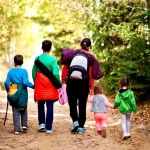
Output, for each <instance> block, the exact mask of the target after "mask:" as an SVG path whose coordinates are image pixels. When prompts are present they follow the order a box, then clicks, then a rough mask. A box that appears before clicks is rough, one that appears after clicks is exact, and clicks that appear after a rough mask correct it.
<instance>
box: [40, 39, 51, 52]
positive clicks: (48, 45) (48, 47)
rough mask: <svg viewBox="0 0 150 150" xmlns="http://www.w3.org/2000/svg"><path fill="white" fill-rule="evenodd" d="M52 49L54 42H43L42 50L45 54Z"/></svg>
mask: <svg viewBox="0 0 150 150" xmlns="http://www.w3.org/2000/svg"><path fill="white" fill-rule="evenodd" d="M51 47H52V42H51V41H50V40H44V41H43V42H42V50H43V51H44V52H49V51H50V50H51Z"/></svg>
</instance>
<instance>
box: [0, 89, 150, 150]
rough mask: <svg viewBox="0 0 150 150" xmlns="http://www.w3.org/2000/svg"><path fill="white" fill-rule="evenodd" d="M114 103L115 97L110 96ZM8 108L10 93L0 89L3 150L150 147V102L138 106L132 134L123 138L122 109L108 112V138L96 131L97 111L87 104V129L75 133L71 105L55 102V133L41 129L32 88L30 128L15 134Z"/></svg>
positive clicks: (134, 149) (127, 149)
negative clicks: (125, 138)
mask: <svg viewBox="0 0 150 150" xmlns="http://www.w3.org/2000/svg"><path fill="white" fill-rule="evenodd" d="M108 99H109V101H111V102H112V103H113V99H112V98H109V97H108ZM5 109H6V93H5V92H4V91H0V150H99V149H101V150H148V149H150V103H146V104H143V105H142V106H140V107H138V112H137V113H136V114H133V115H132V119H131V138H129V139H127V140H124V141H122V140H121V137H122V128H121V120H120V116H119V113H117V112H116V113H115V114H112V110H109V112H108V128H107V138H102V137H101V136H97V135H96V130H95V122H94V119H93V113H92V112H90V104H87V121H86V124H85V129H86V130H85V133H84V134H82V135H79V134H71V133H70V128H71V125H72V122H71V119H70V116H69V109H68V105H67V104H66V105H63V106H62V105H60V104H59V103H58V102H56V103H55V107H54V112H55V115H54V122H53V131H54V132H53V133H52V134H46V133H45V132H43V133H40V132H37V129H38V121H37V105H36V103H35V102H34V100H33V92H29V104H28V132H27V133H21V134H20V135H14V132H13V121H12V111H11V107H10V106H9V111H8V117H7V121H6V125H5V126H4V125H3V121H4V117H5Z"/></svg>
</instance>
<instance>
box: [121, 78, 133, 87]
mask: <svg viewBox="0 0 150 150" xmlns="http://www.w3.org/2000/svg"><path fill="white" fill-rule="evenodd" d="M119 84H120V87H123V86H126V87H130V81H129V78H128V77H123V78H121V79H120V81H119Z"/></svg>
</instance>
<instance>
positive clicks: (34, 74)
mask: <svg viewBox="0 0 150 150" xmlns="http://www.w3.org/2000/svg"><path fill="white" fill-rule="evenodd" d="M36 70H37V66H36V64H35V63H34V65H33V67H32V79H33V81H35V78H36Z"/></svg>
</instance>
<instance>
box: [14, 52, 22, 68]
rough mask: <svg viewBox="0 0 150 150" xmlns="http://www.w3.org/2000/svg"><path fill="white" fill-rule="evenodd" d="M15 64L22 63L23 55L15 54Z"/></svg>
mask: <svg viewBox="0 0 150 150" xmlns="http://www.w3.org/2000/svg"><path fill="white" fill-rule="evenodd" d="M14 62H15V65H22V64H23V56H22V55H19V54H18V55H15V57H14Z"/></svg>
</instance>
